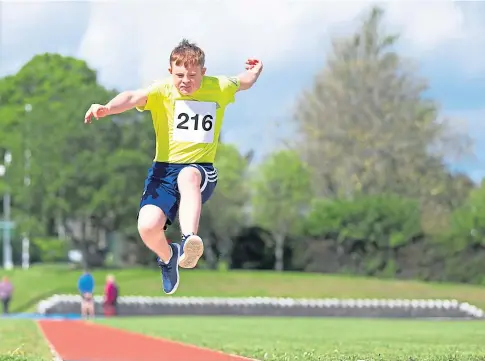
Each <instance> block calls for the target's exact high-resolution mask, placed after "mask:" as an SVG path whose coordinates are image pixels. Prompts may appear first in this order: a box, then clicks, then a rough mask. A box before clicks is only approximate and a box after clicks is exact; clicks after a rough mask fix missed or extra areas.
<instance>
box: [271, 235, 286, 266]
mask: <svg viewBox="0 0 485 361" xmlns="http://www.w3.org/2000/svg"><path fill="white" fill-rule="evenodd" d="M274 240H275V250H274V256H275V264H274V269H275V271H278V272H281V271H283V270H284V268H285V264H284V252H285V235H284V234H282V233H278V234H275V236H274Z"/></svg>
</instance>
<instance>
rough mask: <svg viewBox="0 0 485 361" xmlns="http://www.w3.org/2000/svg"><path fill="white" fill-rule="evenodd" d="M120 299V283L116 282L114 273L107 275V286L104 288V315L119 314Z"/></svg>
mask: <svg viewBox="0 0 485 361" xmlns="http://www.w3.org/2000/svg"><path fill="white" fill-rule="evenodd" d="M117 301H118V285H117V284H116V282H115V277H114V276H113V275H111V274H110V275H108V276H107V277H106V286H105V288H104V315H105V316H107V317H109V316H115V315H117V314H118V310H117Z"/></svg>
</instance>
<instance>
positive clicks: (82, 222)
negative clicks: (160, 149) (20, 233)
mask: <svg viewBox="0 0 485 361" xmlns="http://www.w3.org/2000/svg"><path fill="white" fill-rule="evenodd" d="M113 95H114V92H112V91H108V90H107V89H105V88H104V87H102V86H101V85H99V84H98V83H97V79H96V73H95V72H94V71H93V70H92V69H90V68H89V67H88V66H87V64H86V63H85V62H84V61H81V60H77V59H74V58H70V57H63V56H60V55H57V54H43V55H37V56H35V57H34V58H33V59H32V60H31V61H29V62H28V63H27V64H26V65H25V66H23V67H22V69H20V71H19V72H18V73H17V74H15V75H13V76H9V77H6V78H4V79H1V80H0V109H1V117H0V134H2V136H1V138H0V140H1V147H2V148H3V149H9V150H10V151H12V153H13V162H12V166H11V169H9V172H8V178H7V180H8V184H9V186H10V187H11V190H12V193H13V200H14V203H13V206H14V207H13V209H14V215H15V217H16V218H17V219H19V220H22V222H21V227H23V228H24V230H25V231H27V232H29V233H31V235H32V236H34V237H35V236H36V235H38V236H41V235H46V234H52V233H54V234H55V233H57V234H59V235H60V236H65V237H66V238H68V239H70V241H71V242H72V243H73V246H74V247H76V248H79V249H81V250H82V251H83V253H84V255H85V260H86V262H87V263H90V264H92V265H99V264H102V263H103V261H104V256H105V254H106V249H107V238H108V234H109V233H110V232H112V231H114V230H120V229H122V230H123V228H125V227H130V228H131V227H133V228H136V212H137V205H138V201H139V198H140V196H141V191H142V187H143V179H144V177H145V174H146V169H147V167H148V166H149V164H150V157H151V154H152V152H153V135H152V134H150V132H151V131H152V125H151V123H150V121H149V120H148V119H147V118H146V117H145V116H142V115H140V114H137V113H136V112H135V111H133V112H129V113H127V114H123V115H118V116H116V117H111V118H107V119H103V120H100V121H98V122H95V123H94V124H92V125H89V126H87V125H85V124H84V123H83V116H84V113H85V110H86V109H87V107H88V106H89V105H90V104H91V103H92V102H105V101H108V100H109V99H110V98H111V97H112V96H113ZM29 154H30V159H28V157H26V155H29ZM27 160H28V162H27ZM26 176H28V178H29V179H30V184H28V182H26V183H24V181H23V180H24V178H25V177H26ZM27 184H28V186H27Z"/></svg>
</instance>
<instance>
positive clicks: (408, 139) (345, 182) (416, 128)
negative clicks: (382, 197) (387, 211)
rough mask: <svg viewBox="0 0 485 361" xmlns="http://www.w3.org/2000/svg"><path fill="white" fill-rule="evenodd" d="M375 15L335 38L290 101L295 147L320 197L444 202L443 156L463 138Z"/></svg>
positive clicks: (458, 148)
mask: <svg viewBox="0 0 485 361" xmlns="http://www.w3.org/2000/svg"><path fill="white" fill-rule="evenodd" d="M382 19H383V11H382V10H380V9H379V8H373V9H372V11H371V12H370V14H369V16H368V17H367V18H366V19H365V20H364V21H363V23H362V24H361V26H360V27H359V28H358V30H357V31H356V33H355V34H354V35H353V36H351V37H348V38H343V39H336V40H334V42H333V52H332V53H331V54H330V55H329V56H328V61H327V64H326V66H325V68H324V69H323V70H322V71H321V72H320V73H319V74H318V75H317V76H316V78H315V81H314V84H313V86H312V87H311V89H310V90H309V91H306V92H304V93H303V94H302V96H301V97H300V99H299V100H298V102H297V106H296V108H295V116H294V120H295V124H296V128H297V133H298V140H297V142H296V143H295V144H294V146H295V148H296V149H298V151H299V152H301V154H302V155H303V159H304V160H305V161H306V162H307V163H308V164H309V166H310V167H311V169H312V171H313V174H314V185H315V190H316V192H317V195H319V196H324V197H330V198H339V197H345V198H352V197H355V195H358V194H380V193H395V194H400V195H403V196H408V197H412V198H414V197H418V198H420V199H426V200H429V199H433V200H435V203H436V202H438V200H439V202H440V203H439V204H438V205H439V206H440V207H441V206H443V207H445V206H446V207H449V206H448V204H447V203H450V200H449V199H447V194H448V191H449V188H448V186H447V183H448V182H447V179H448V175H449V172H448V170H447V169H446V167H445V163H444V160H445V157H449V156H451V155H457V154H461V152H462V151H465V150H467V149H468V146H469V141H468V139H467V138H463V137H461V136H456V135H454V134H453V133H452V132H451V131H450V128H449V127H448V125H447V122H446V121H438V113H439V107H438V105H437V104H436V103H435V102H434V101H432V100H429V99H426V97H425V95H424V92H425V91H426V90H427V84H426V81H425V80H424V79H421V78H420V77H419V76H417V75H416V72H415V69H414V67H413V65H412V63H411V62H410V61H409V60H407V59H404V58H402V57H401V56H399V55H398V54H397V53H396V52H395V50H394V48H395V45H396V44H397V40H398V36H396V35H393V34H388V33H386V32H385V31H383V30H382V27H381V23H382ZM442 198H444V200H443V199H442ZM444 203H445V204H444ZM440 207H438V206H436V204H435V209H437V210H439V209H440Z"/></svg>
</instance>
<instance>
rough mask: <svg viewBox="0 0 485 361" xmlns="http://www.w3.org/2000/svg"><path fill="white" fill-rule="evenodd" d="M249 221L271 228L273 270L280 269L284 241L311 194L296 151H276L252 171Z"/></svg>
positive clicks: (296, 222) (308, 178)
mask: <svg viewBox="0 0 485 361" xmlns="http://www.w3.org/2000/svg"><path fill="white" fill-rule="evenodd" d="M253 191H254V193H253V197H252V205H253V222H254V223H255V224H257V225H260V226H262V227H264V228H266V229H267V230H268V231H270V232H271V234H272V237H273V239H274V242H275V270H277V271H282V270H283V269H284V262H283V259H284V253H283V252H284V242H285V239H286V237H287V236H288V235H290V234H291V233H292V232H295V230H296V229H297V227H298V225H299V222H300V220H301V219H302V217H303V216H304V214H305V211H306V209H307V207H308V205H309V201H310V199H311V197H312V190H311V181H310V172H309V169H308V168H307V166H306V165H305V164H304V163H303V162H302V161H301V159H300V157H299V156H298V154H297V153H295V152H293V151H289V150H285V151H279V152H277V153H274V154H272V155H270V156H269V157H268V159H266V160H265V161H264V162H263V163H262V164H261V165H260V166H259V167H258V168H257V169H256V171H255V174H254V182H253Z"/></svg>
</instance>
